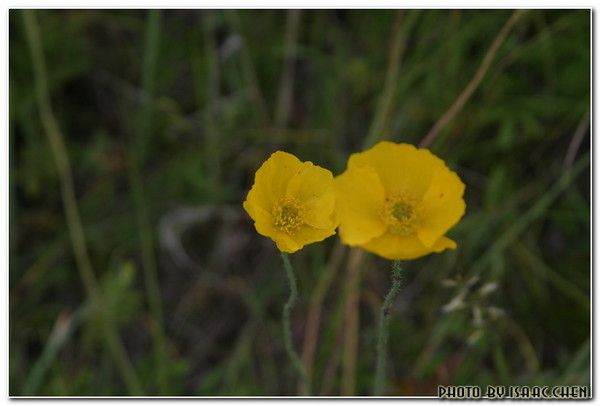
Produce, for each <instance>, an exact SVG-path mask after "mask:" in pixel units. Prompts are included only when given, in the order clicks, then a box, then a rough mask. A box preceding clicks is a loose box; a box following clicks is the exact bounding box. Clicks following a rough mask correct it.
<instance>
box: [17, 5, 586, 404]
mask: <svg viewBox="0 0 600 406" xmlns="http://www.w3.org/2000/svg"><path fill="white" fill-rule="evenodd" d="M21 13H22V12H21V11H20V10H11V11H10V13H9V46H10V49H9V51H10V58H9V72H10V73H9V85H10V92H9V94H10V111H9V115H10V123H9V128H10V158H11V162H10V168H11V172H10V276H9V283H10V298H9V306H10V348H9V351H10V364H9V373H10V385H9V386H10V388H9V389H10V394H11V395H23V394H29V395H126V394H128V391H127V387H126V386H125V384H124V383H123V381H122V379H121V376H120V375H119V373H118V369H117V367H116V365H115V364H114V362H113V359H112V358H111V356H110V354H109V350H108V349H107V348H106V346H105V344H104V341H103V340H102V339H101V336H102V333H101V332H100V330H101V328H102V327H101V324H102V323H101V321H100V320H99V319H98V317H97V316H96V315H95V314H94V312H93V311H90V309H89V306H88V305H89V303H88V299H87V298H86V295H85V291H84V289H83V286H82V285H81V281H80V278H79V275H78V273H77V268H76V265H75V262H74V260H73V254H72V251H71V246H70V241H69V233H68V230H67V228H66V223H65V216H64V214H63V210H62V203H61V195H60V189H59V178H58V174H57V172H56V170H55V167H54V163H53V158H52V155H51V150H50V148H49V145H48V143H47V141H46V137H45V135H44V130H43V127H42V123H41V121H40V120H39V114H38V111H37V108H36V104H35V88H34V72H33V66H32V61H31V58H30V56H29V51H28V43H27V37H26V35H25V26H24V24H23V18H22V14H21ZM36 14H37V21H38V24H39V31H40V38H41V43H42V50H43V54H44V57H45V59H46V67H47V74H48V86H49V91H50V97H51V102H52V106H53V109H54V113H55V115H56V117H57V120H58V122H59V125H60V127H61V129H62V132H63V134H64V136H65V138H66V144H67V148H68V153H69V157H70V159H71V165H72V170H73V177H74V186H75V193H76V196H77V199H78V203H79V207H80V211H81V217H82V222H83V226H84V231H85V234H86V238H87V243H88V249H89V252H90V257H91V260H92V263H93V266H94V268H95V270H96V274H97V276H98V279H99V281H100V287H101V290H102V292H103V295H104V297H105V300H106V305H107V308H108V312H109V314H110V315H111V319H112V320H113V322H114V324H115V325H116V326H117V327H118V329H119V332H120V336H121V338H122V340H123V342H124V345H125V348H126V350H127V353H128V354H129V357H130V359H131V362H132V364H133V367H134V370H135V372H136V374H137V376H138V379H139V380H140V382H141V384H142V387H143V389H144V392H145V394H148V395H154V394H164V395H291V394H295V393H296V385H297V382H296V380H295V377H294V376H293V373H292V371H291V368H290V367H289V365H288V362H287V359H286V355H285V352H284V349H283V347H282V340H281V335H280V334H281V333H280V316H281V314H280V312H281V306H282V304H283V302H284V300H285V298H286V294H287V291H286V289H287V288H286V283H285V275H284V274H283V269H282V268H281V264H280V263H279V257H278V256H277V255H276V251H275V249H274V247H273V246H272V244H271V243H270V241H267V240H265V239H263V238H262V237H260V236H258V235H257V234H256V233H255V232H254V230H253V227H252V224H251V222H250V220H249V219H248V218H247V216H246V215H245V214H244V213H243V211H242V209H241V201H242V200H243V199H244V197H245V194H246V192H247V190H248V188H249V187H250V185H251V183H252V177H253V174H254V171H255V170H256V168H257V167H258V166H259V165H260V163H261V162H262V161H263V160H264V159H265V158H266V157H267V156H268V155H269V154H270V153H271V152H272V151H274V150H276V149H285V150H287V151H289V152H292V153H294V154H296V155H298V156H299V157H301V159H303V160H311V161H313V162H315V163H317V164H319V165H322V166H326V167H329V168H331V169H332V170H333V172H334V173H335V174H337V173H340V172H341V171H342V170H343V169H344V166H345V162H346V159H347V157H348V155H349V154H350V153H352V152H355V151H358V150H360V149H362V147H363V145H364V143H365V142H366V141H365V140H366V138H367V135H368V134H369V133H370V131H371V133H372V134H374V135H373V137H375V138H379V139H390V140H394V141H398V142H409V143H413V144H418V143H419V142H420V141H421V139H422V138H423V136H424V135H425V134H426V133H427V131H428V130H429V129H430V128H431V127H432V126H433V125H434V123H435V122H436V121H437V120H438V119H439V117H440V116H441V115H442V114H443V113H444V112H445V111H446V110H447V109H448V107H449V106H450V105H451V104H452V103H453V102H454V100H455V99H456V98H457V97H458V95H459V94H460V93H461V92H462V90H463V89H464V87H465V86H466V84H467V83H468V82H469V80H471V78H472V77H473V75H474V74H475V72H476V71H477V69H478V67H479V64H480V62H481V60H482V58H483V55H484V54H485V52H486V51H487V49H488V48H489V46H490V44H491V42H492V41H493V39H494V38H495V36H496V34H497V33H498V31H499V30H500V28H501V27H502V26H503V25H504V23H505V22H506V20H507V19H508V18H509V16H510V15H511V10H408V11H395V10H370V11H367V10H335V11H334V10H310V11H309V10H304V11H302V12H299V13H297V14H296V15H295V16H294V14H293V13H290V12H287V11H285V10H238V11H236V10H168V11H160V12H155V13H154V16H152V14H151V13H149V12H148V11H144V10H132V11H127V10H40V11H37V12H36ZM294 19H297V21H296V25H295V24H294V23H293V22H294ZM295 30H297V32H294V31H295ZM394 35H400V36H401V37H400V39H401V40H402V41H403V42H401V43H400V42H399V43H397V44H401V45H402V47H401V48H399V49H398V50H397V51H398V52H393V51H394V49H393V47H394V46H395V44H396V43H395V42H394V38H396V37H395V36H394ZM390 55H392V56H393V58H392V59H393V61H394V63H395V64H396V65H397V66H395V69H397V73H396V75H392V76H391V78H392V79H394V80H391V82H386V75H387V76H389V69H390V65H393V64H392V63H391V62H390ZM284 72H287V74H284ZM290 78H291V79H290ZM589 83H590V11H588V10H530V11H528V12H527V13H526V14H525V15H523V16H522V17H521V19H520V20H519V21H518V22H517V23H516V25H515V27H514V28H513V29H512V30H511V32H510V33H509V35H508V36H507V38H506V40H505V42H504V43H503V44H502V45H501V47H500V48H499V51H498V53H497V55H496V57H495V58H494V60H493V62H492V64H491V67H490V69H489V71H488V72H487V74H486V75H485V77H484V78H483V81H482V82H481V85H480V86H479V87H478V89H477V90H476V92H475V93H474V94H473V96H472V98H471V100H469V101H468V102H467V103H466V104H465V106H464V108H463V109H462V110H461V111H460V112H459V113H458V114H457V115H456V116H455V117H454V119H453V120H452V121H451V122H450V123H449V125H448V126H446V127H445V128H444V129H443V130H442V132H441V133H440V137H439V138H438V139H437V140H436V142H435V143H434V144H433V145H432V146H431V148H432V150H433V151H434V152H435V153H436V154H438V155H439V156H441V157H443V158H444V160H446V161H447V162H448V164H449V165H450V166H451V167H452V168H453V169H455V170H456V171H457V172H458V173H459V174H460V176H461V177H462V178H463V180H464V181H465V183H466V184H467V190H466V201H467V206H468V211H467V216H466V217H465V219H464V220H463V221H462V222H461V223H460V224H459V225H458V226H457V227H456V228H455V229H454V230H452V231H451V236H452V237H453V239H455V240H456V241H457V242H458V244H459V247H458V249H457V250H456V251H453V252H447V253H444V254H441V255H434V256H430V257H426V258H423V259H420V260H417V261H412V262H410V263H407V264H406V265H405V269H406V282H405V288H404V290H403V292H402V293H401V295H400V298H399V299H398V302H397V303H396V305H395V308H394V312H393V318H392V323H391V334H390V341H389V342H390V348H389V352H390V356H389V362H388V366H389V369H388V389H389V394H404V395H414V394H416V395H424V394H428V395H432V394H435V393H436V390H437V385H440V384H441V385H448V384H465V385H488V384H507V385H508V384H511V385H542V384H543V385H566V384H576V385H589V384H590V382H589V381H590V375H589V373H590V342H589V337H590V308H589V297H590V285H589V280H590V239H589V237H590V172H589V131H588V126H589V108H590V88H589ZM282 92H283V94H285V92H291V97H290V98H289V99H286V97H285V95H283V96H282ZM384 99H385V100H387V103H388V104H387V105H386V106H387V107H386V108H382V107H381V106H382V104H383V102H382V100H384ZM382 112H383V113H382ZM384 113H385V114H384ZM376 117H377V120H376ZM373 123H376V125H375V124H373ZM374 126H375V131H374V130H373V128H374ZM373 131H374V132H373ZM579 137H583V139H582V143H581V146H580V148H579V149H578V151H577V154H576V156H575V160H574V163H569V162H566V163H565V157H566V156H567V155H568V152H567V151H568V150H569V147H570V145H572V143H573V142H575V141H577V139H578V138H579ZM574 140H575V141H574ZM335 244H336V240H335V238H330V239H329V240H327V241H326V242H325V243H323V244H315V245H313V246H309V247H307V248H306V249H304V250H302V251H301V252H300V253H298V254H295V255H294V256H293V262H294V266H295V267H296V270H297V273H298V276H299V286H300V295H301V301H300V303H299V305H298V306H297V308H296V309H295V311H294V315H293V321H294V326H295V331H294V339H295V342H296V347H297V348H299V349H301V348H302V340H303V336H304V327H305V322H306V314H307V310H308V307H309V302H310V297H311V294H312V292H313V291H314V289H315V287H316V286H317V284H318V282H319V278H320V277H321V275H322V273H323V272H324V263H325V262H326V261H327V259H328V257H329V255H330V253H331V252H332V250H333V249H334V246H335ZM153 263H154V265H153ZM346 265H347V261H346V260H345V259H344V258H343V259H342V262H341V267H340V270H339V271H338V272H337V274H336V275H335V276H334V278H333V280H332V284H331V287H330V289H328V291H327V292H326V294H325V296H324V304H323V308H322V318H321V324H320V326H321V328H320V333H319V336H318V338H319V341H318V345H317V348H316V358H315V370H314V382H316V383H317V388H316V390H317V393H320V394H327V395H337V394H339V393H340V392H341V391H342V382H341V381H342V369H341V365H342V363H343V359H342V358H343V357H344V354H343V352H342V349H341V347H342V346H341V342H342V341H343V337H342V334H343V332H344V315H343V312H344V300H345V295H344V292H343V286H344V284H345V274H346V271H345V270H346ZM153 269H154V270H155V271H156V272H155V273H156V275H153V273H154V272H153ZM389 273H390V270H389V263H387V262H386V261H383V260H380V259H377V258H374V257H371V256H368V257H367V258H366V260H365V262H364V265H363V269H362V281H361V285H360V291H359V299H360V301H359V314H358V316H359V320H360V328H359V337H358V338H359V344H358V345H359V349H358V352H357V355H358V359H357V366H356V391H355V393H356V394H358V395H366V394H369V393H370V392H371V388H370V385H371V382H372V374H373V369H374V357H375V354H374V351H373V348H374V344H375V327H376V323H377V315H378V308H379V305H380V304H381V300H382V297H383V295H384V294H385V292H386V290H387V288H388V286H389ZM154 277H156V285H157V287H158V289H157V292H155V293H156V294H153V293H152V292H153V287H152V286H153V283H154V282H153V278H154ZM490 283H492V284H495V286H496V287H497V288H496V290H495V291H493V292H491V293H489V294H482V291H481V289H483V287H484V286H486V285H487V284H490ZM483 293H485V289H484V292H483ZM157 295H158V297H157ZM458 295H464V297H465V300H464V307H462V308H458V309H456V310H455V311H451V312H447V311H444V306H445V305H446V304H448V303H450V302H452V301H453V299H455V298H456V297H457V296H458ZM157 302H158V304H157ZM153 303H154V304H153ZM157 309H158V310H157ZM161 311H162V315H163V316H161V315H160V312H161ZM161 317H164V323H163V324H162V325H161V323H160V319H161ZM161 335H164V342H162V341H161V337H163V336H161ZM161 354H162V355H161Z"/></svg>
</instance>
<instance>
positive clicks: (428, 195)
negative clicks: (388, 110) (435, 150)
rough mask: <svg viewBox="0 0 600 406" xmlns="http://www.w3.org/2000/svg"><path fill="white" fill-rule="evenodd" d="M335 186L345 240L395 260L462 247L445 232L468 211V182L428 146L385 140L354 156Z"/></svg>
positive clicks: (341, 231) (349, 243) (338, 177)
mask: <svg viewBox="0 0 600 406" xmlns="http://www.w3.org/2000/svg"><path fill="white" fill-rule="evenodd" d="M334 185H335V190H336V194H337V201H338V203H337V204H338V212H339V217H340V226H339V234H340V238H341V239H342V241H343V242H344V243H345V244H347V245H351V246H358V247H362V248H364V249H365V250H367V251H370V252H373V253H375V254H377V255H380V256H382V257H385V258H388V259H395V260H398V259H405V260H406V259H414V258H418V257H421V256H423V255H427V254H430V253H432V252H441V251H444V250H445V249H447V248H451V249H454V248H456V243H455V242H454V241H452V240H450V239H449V238H447V237H445V236H444V234H445V233H446V232H447V231H448V230H449V229H450V228H451V227H452V226H454V225H455V224H456V223H458V221H459V220H460V218H461V217H462V216H463V215H464V213H465V208H466V205H465V201H464V200H463V193H464V190H465V185H464V183H463V182H462V181H461V180H460V178H459V177H458V175H457V174H456V173H454V172H452V171H451V170H450V169H448V167H447V166H446V164H445V163H444V161H442V160H441V159H439V158H438V157H436V156H435V155H433V154H432V153H431V152H429V151H428V150H426V149H417V148H415V147H414V146H412V145H409V144H395V143H392V142H387V141H384V142H380V143H378V144H377V145H375V146H374V147H373V148H371V149H369V150H367V151H364V152H360V153H356V154H352V155H351V156H350V159H349V160H348V167H347V169H346V171H345V172H344V173H342V174H341V175H339V176H337V177H336V178H335V180H334Z"/></svg>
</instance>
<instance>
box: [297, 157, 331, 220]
mask: <svg viewBox="0 0 600 406" xmlns="http://www.w3.org/2000/svg"><path fill="white" fill-rule="evenodd" d="M332 184H333V175H332V174H331V172H330V171H328V170H327V169H324V168H321V167H320V166H316V165H313V163H312V162H304V163H303V165H302V168H301V169H300V171H299V172H297V173H296V174H295V175H294V176H293V177H292V178H291V179H290V181H289V183H288V186H287V191H286V195H287V197H288V198H291V199H295V200H296V201H300V202H302V203H303V205H304V208H305V210H306V211H305V213H304V221H305V222H306V223H307V224H308V225H310V226H313V227H315V228H321V229H325V228H332V227H333V228H335V227H337V224H336V223H335V217H334V216H332V213H333V211H334V209H335V193H334V191H333V188H332Z"/></svg>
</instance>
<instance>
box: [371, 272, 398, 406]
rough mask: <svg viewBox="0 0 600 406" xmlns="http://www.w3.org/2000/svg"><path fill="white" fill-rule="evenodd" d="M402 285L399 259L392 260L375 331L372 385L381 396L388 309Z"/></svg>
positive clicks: (388, 319) (376, 394)
mask: <svg viewBox="0 0 600 406" xmlns="http://www.w3.org/2000/svg"><path fill="white" fill-rule="evenodd" d="M401 285H402V268H401V267H400V261H394V262H393V264H392V287H391V288H390V291H389V292H388V294H387V296H386V297H385V300H384V302H383V306H381V316H380V317H381V318H380V319H379V331H378V333H377V367H376V369H375V382H374V385H373V395H374V396H381V394H382V393H383V391H384V386H385V359H386V354H385V353H386V348H387V341H388V330H389V325H390V310H391V308H392V305H393V304H394V301H395V300H396V298H397V297H398V294H399V293H400V287H401Z"/></svg>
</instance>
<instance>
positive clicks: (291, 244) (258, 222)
mask: <svg viewBox="0 0 600 406" xmlns="http://www.w3.org/2000/svg"><path fill="white" fill-rule="evenodd" d="M244 209H245V210H246V211H247V212H248V214H250V215H251V217H252V218H253V219H254V227H255V228H256V231H257V232H258V233H259V234H260V235H262V236H265V237H269V238H271V239H272V240H273V241H275V243H276V244H277V248H278V249H279V250H280V251H283V252H289V253H291V252H295V251H298V250H299V249H300V248H302V245H300V244H298V243H297V242H296V241H294V239H293V238H291V237H290V236H289V235H287V234H286V233H283V232H281V231H279V230H277V229H276V228H275V227H273V218H272V216H271V214H270V213H269V212H267V211H266V210H264V209H262V208H261V207H259V206H256V205H254V204H252V203H251V202H249V201H248V200H246V201H245V202H244Z"/></svg>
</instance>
